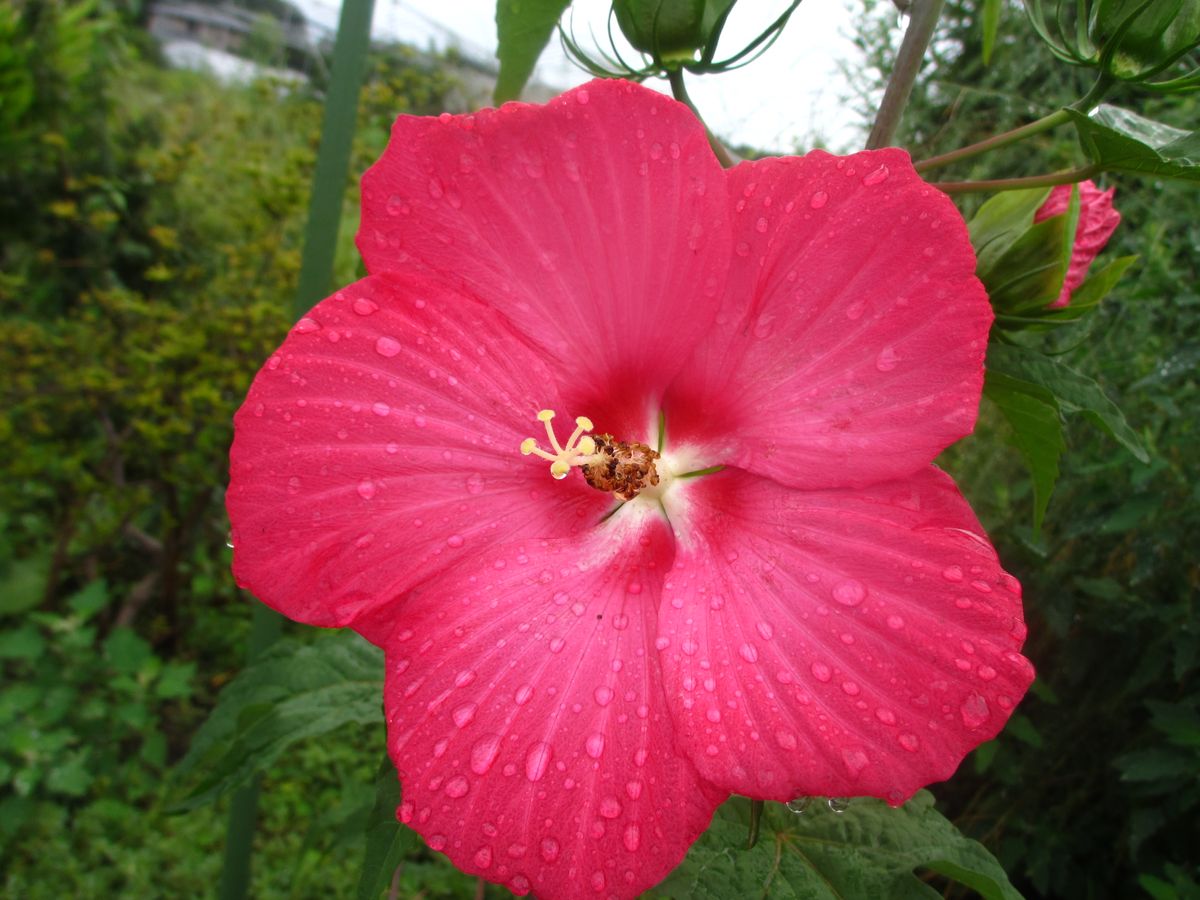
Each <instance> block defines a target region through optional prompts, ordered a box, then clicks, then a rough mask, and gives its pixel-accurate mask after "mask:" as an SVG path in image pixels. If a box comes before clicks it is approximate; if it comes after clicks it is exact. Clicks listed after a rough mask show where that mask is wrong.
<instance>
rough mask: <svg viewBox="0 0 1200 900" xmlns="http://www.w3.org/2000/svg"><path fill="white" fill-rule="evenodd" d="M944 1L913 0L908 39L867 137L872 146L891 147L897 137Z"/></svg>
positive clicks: (870, 147) (900, 53)
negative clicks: (905, 108) (897, 130)
mask: <svg viewBox="0 0 1200 900" xmlns="http://www.w3.org/2000/svg"><path fill="white" fill-rule="evenodd" d="M944 2H945V0H913V4H912V11H911V14H910V18H909V20H908V28H906V29H905V30H904V39H903V40H902V41H901V42H900V49H899V50H898V51H897V52H896V64H895V65H894V66H893V67H892V74H891V77H890V78H889V79H888V83H887V88H885V89H884V92H883V100H882V101H881V102H880V104H879V110H878V112H876V113H875V124H874V125H873V126H872V127H871V134H870V136H869V137H868V138H867V149H868V150H877V149H879V148H880V147H888V146H890V145H891V143H892V140H893V139H894V138H895V136H896V129H897V128H899V127H900V119H901V117H902V116H903V115H904V107H905V106H907V105H908V98H909V96H910V95H911V94H912V89H913V84H914V83H915V82H916V80H917V73H918V72H919V71H921V62H922V61H923V60H924V59H925V51H926V50H928V49H929V42H930V41H931V40H932V39H933V30H934V28H936V27H937V21H938V17H939V16H940V15H941V14H942V5H943V4H944Z"/></svg>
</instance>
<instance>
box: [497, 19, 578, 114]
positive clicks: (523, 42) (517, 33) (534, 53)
mask: <svg viewBox="0 0 1200 900" xmlns="http://www.w3.org/2000/svg"><path fill="white" fill-rule="evenodd" d="M570 5H571V0H496V39H497V47H496V57H497V59H499V60H500V75H499V77H498V78H497V79H496V90H495V94H494V96H495V99H496V102H497V103H503V102H504V101H505V100H513V99H515V98H517V97H519V96H520V94H521V89H522V88H524V87H525V82H527V81H528V80H529V76H530V75H532V74H533V67H534V65H535V64H536V63H537V61H538V57H539V56H541V55H542V50H543V49H544V48H545V46H546V43H547V42H548V41H549V40H550V35H551V33H552V32H553V31H554V26H555V25H557V24H558V20H559V17H560V16H561V15H562V14H563V12H564V11H565V10H566V8H567V7H568V6H570Z"/></svg>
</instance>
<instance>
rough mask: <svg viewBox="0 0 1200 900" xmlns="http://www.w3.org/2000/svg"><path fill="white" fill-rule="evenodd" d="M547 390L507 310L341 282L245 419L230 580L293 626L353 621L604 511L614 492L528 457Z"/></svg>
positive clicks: (235, 455)
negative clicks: (503, 542)
mask: <svg viewBox="0 0 1200 900" xmlns="http://www.w3.org/2000/svg"><path fill="white" fill-rule="evenodd" d="M555 391H556V388H555V378H554V377H553V375H552V374H551V373H550V371H549V370H548V369H547V368H546V366H545V365H544V364H543V363H542V361H541V359H540V358H539V356H538V355H537V354H536V353H534V352H533V351H532V350H530V349H529V348H528V347H527V346H526V345H525V344H524V343H522V342H521V341H519V340H517V339H515V338H514V337H512V336H511V335H510V334H509V333H508V332H507V326H506V324H505V323H504V322H503V320H502V319H501V318H500V317H499V316H497V315H496V314H495V313H494V312H492V311H491V310H489V309H487V308H485V307H484V306H482V305H480V304H478V303H475V302H473V301H470V300H467V299H464V298H462V297H461V296H459V295H457V294H456V293H455V292H454V291H452V290H450V289H448V288H446V287H445V286H444V285H440V284H437V283H436V282H432V281H424V282H422V281H415V280H413V279H406V280H399V279H397V278H392V277H375V278H368V279H365V280H364V281H360V282H358V283H357V284H354V285H351V286H350V287H348V288H346V289H344V290H342V291H339V292H338V293H337V294H335V295H334V296H333V297H331V298H329V299H328V300H325V301H324V302H322V303H320V304H318V305H317V306H316V307H315V308H314V309H313V310H312V311H311V312H310V313H309V314H308V315H307V316H305V317H304V318H303V319H301V320H300V322H299V323H297V325H296V326H295V327H294V328H293V329H292V331H291V334H290V335H289V336H288V338H287V340H286V341H285V342H284V344H283V346H282V347H280V349H279V350H278V351H277V352H276V353H275V354H274V355H273V356H272V357H271V359H270V360H268V361H267V364H266V365H265V366H264V367H263V369H262V371H260V372H259V374H258V376H257V377H256V378H255V381H254V384H253V386H252V387H251V389H250V393H249V396H248V397H247V400H246V403H245V404H244V405H243V407H242V408H241V410H240V411H239V412H238V415H237V418H236V419H235V433H236V436H235V440H234V445H233V449H232V451H231V461H230V487H229V491H228V494H227V495H226V504H227V506H228V509H229V516H230V520H231V522H232V523H233V542H234V574H235V576H236V577H237V579H238V583H239V584H240V585H242V586H243V587H246V588H248V589H249V590H251V591H253V592H254V594H255V596H257V597H258V598H259V599H261V600H263V601H264V602H266V603H267V604H269V605H270V606H273V607H274V608H275V609H277V610H279V611H280V612H283V613H284V614H286V615H288V616H290V617H292V618H294V619H298V620H300V621H304V622H308V623H310V624H314V625H323V626H342V625H353V624H355V623H356V621H357V620H358V619H359V618H360V617H362V616H365V615H367V614H369V613H372V612H375V611H378V610H379V609H380V608H381V607H384V606H388V605H390V604H392V603H393V602H395V601H396V600H398V599H399V598H400V597H401V596H402V595H403V594H404V592H405V591H407V590H408V589H409V588H411V587H412V586H413V585H415V584H418V583H420V581H422V580H423V579H425V578H427V577H429V576H430V575H433V574H435V573H437V572H439V571H441V570H443V569H445V568H448V567H451V566H456V565H459V564H460V563H462V562H463V561H464V560H473V559H475V558H476V557H477V555H478V554H479V553H480V552H481V551H483V550H484V549H485V548H487V547H488V546H490V545H491V544H493V543H494V542H496V541H497V540H500V539H511V538H513V537H517V536H520V535H540V536H553V535H564V534H569V533H572V532H574V531H577V530H579V529H581V528H583V527H585V525H590V524H592V523H594V522H596V521H598V520H599V518H600V516H601V515H603V512H604V510H605V509H607V508H608V507H609V506H610V505H611V503H610V501H609V500H608V498H606V497H604V496H603V495H601V494H599V492H597V491H593V490H591V489H589V488H587V487H586V486H584V485H582V483H581V480H579V479H572V480H571V481H570V482H569V483H564V484H558V483H556V482H554V481H553V480H552V479H551V478H550V477H549V475H548V472H547V469H546V467H545V466H544V465H540V464H535V463H533V462H531V461H530V460H529V459H527V458H524V457H522V456H521V455H520V453H519V445H520V443H521V440H522V439H523V438H525V437H526V436H528V435H529V434H531V433H532V432H533V426H537V425H538V424H539V423H538V422H537V421H536V420H535V416H536V413H537V410H538V408H539V407H540V406H543V405H553V403H554V401H555ZM367 636H368V637H370V634H368V635H367Z"/></svg>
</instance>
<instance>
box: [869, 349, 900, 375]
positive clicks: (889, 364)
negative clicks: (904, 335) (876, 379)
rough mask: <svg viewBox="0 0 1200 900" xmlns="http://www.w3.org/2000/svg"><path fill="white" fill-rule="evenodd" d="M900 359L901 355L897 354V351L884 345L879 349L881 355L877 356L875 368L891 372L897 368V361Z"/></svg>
mask: <svg viewBox="0 0 1200 900" xmlns="http://www.w3.org/2000/svg"><path fill="white" fill-rule="evenodd" d="M899 361H900V357H899V356H897V355H896V351H895V349H894V348H892V347H884V348H883V349H882V350H880V351H879V355H878V356H876V357H875V368H876V369H878V370H879V371H880V372H890V371H892V369H894V368H896V363H897V362H899Z"/></svg>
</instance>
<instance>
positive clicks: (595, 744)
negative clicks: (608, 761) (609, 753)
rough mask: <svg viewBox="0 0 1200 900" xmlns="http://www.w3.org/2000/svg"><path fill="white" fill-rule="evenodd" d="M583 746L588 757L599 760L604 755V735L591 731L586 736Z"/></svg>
mask: <svg viewBox="0 0 1200 900" xmlns="http://www.w3.org/2000/svg"><path fill="white" fill-rule="evenodd" d="M583 746H584V749H585V750H587V755H588V756H590V757H591V758H592V759H599V758H600V757H601V756H603V755H604V735H602V734H601V733H600V732H598V731H593V732H592V733H591V734H589V735H588V737H587V740H586V741H585V742H584V745H583Z"/></svg>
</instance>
